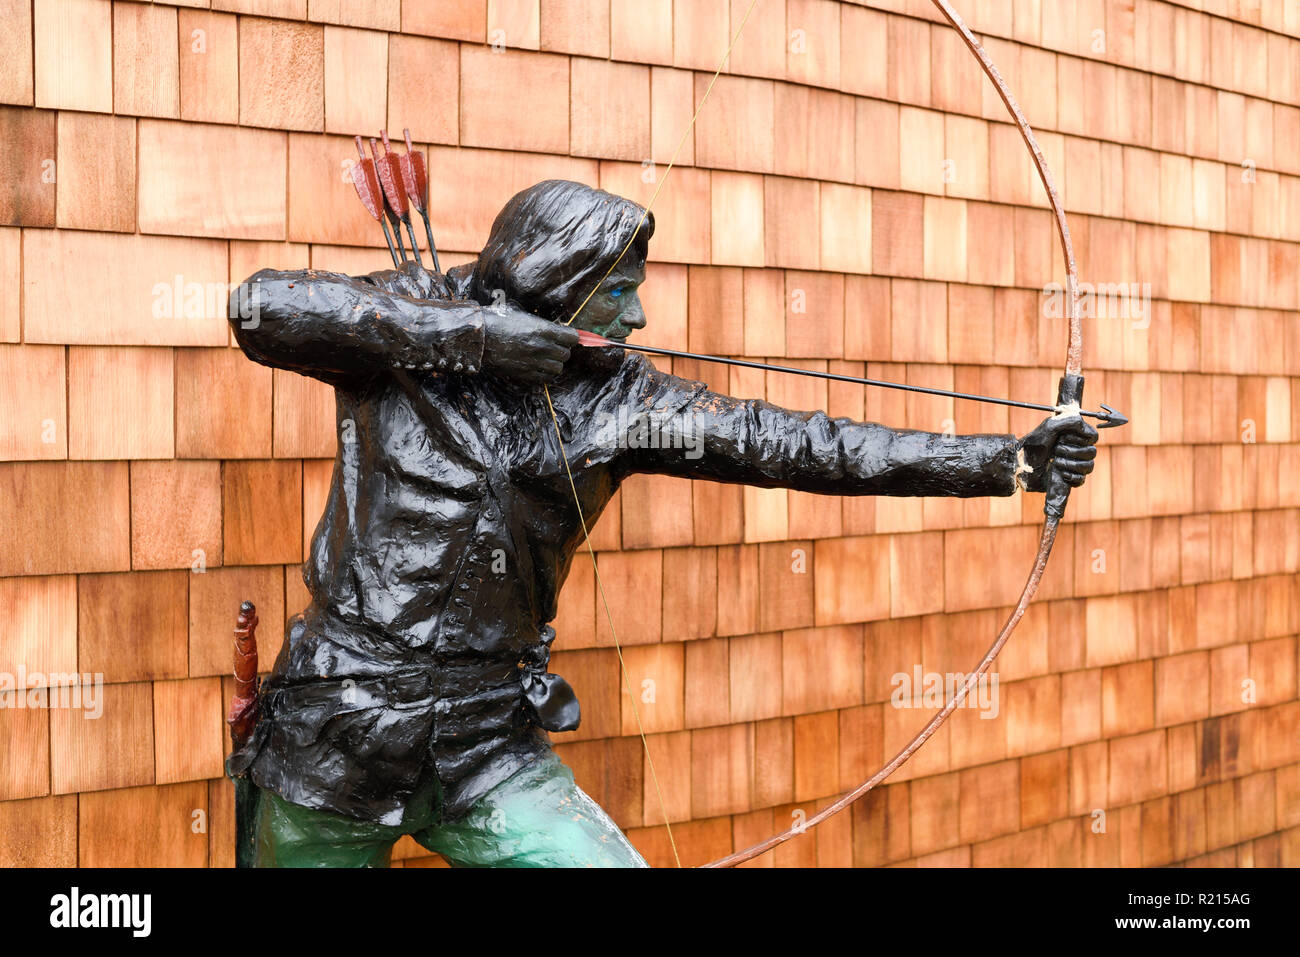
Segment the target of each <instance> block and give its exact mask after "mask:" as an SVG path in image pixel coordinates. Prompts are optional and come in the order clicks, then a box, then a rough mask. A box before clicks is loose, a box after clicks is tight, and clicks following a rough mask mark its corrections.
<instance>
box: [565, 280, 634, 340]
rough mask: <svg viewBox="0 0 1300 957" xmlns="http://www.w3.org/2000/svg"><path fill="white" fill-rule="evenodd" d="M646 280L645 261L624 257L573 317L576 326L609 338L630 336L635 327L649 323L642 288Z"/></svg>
mask: <svg viewBox="0 0 1300 957" xmlns="http://www.w3.org/2000/svg"><path fill="white" fill-rule="evenodd" d="M644 281H645V263H640V264H639V265H633V264H629V263H627V262H626V261H620V262H619V264H618V265H617V266H615V267H614V271H613V272H611V273H610V274H609V275H608V276H606V277H605V278H604V280H602V281H601V284H600V287H599V288H598V289H597V290H596V291H595V293H593V294H592V296H591V298H590V299H588V300H587V304H586V305H585V306H583V307H582V311H581V312H579V313H578V318H577V319H575V320H574V321H573V327H574V328H575V329H586V330H587V331H588V332H594V333H596V334H597V335H599V336H605V337H606V338H607V339H626V338H627V337H628V336H629V335H631V334H632V330H634V329H642V328H644V327H645V322H646V319H645V310H644V309H642V308H641V297H640V296H639V295H638V292H637V290H638V288H639V287H640V285H641V283H643V282H644Z"/></svg>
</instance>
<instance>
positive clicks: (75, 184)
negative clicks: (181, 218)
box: [58, 112, 136, 233]
mask: <svg viewBox="0 0 1300 957" xmlns="http://www.w3.org/2000/svg"><path fill="white" fill-rule="evenodd" d="M135 127H136V123H135V120H133V119H130V118H128V117H121V116H105V115H103V114H99V113H68V112H61V113H59V122H58V138H59V165H58V171H59V189H58V225H59V226H60V227H61V228H63V229H96V230H111V231H113V232H124V233H130V232H134V231H135V222H136V216H135V212H136V211H135V181H136V169H135V157H136V133H135Z"/></svg>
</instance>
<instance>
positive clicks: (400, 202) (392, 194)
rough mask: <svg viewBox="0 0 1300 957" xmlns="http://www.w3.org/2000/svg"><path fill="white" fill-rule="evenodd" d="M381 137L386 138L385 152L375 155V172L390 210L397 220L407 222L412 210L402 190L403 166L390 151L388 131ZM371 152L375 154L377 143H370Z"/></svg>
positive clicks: (383, 131) (383, 132)
mask: <svg viewBox="0 0 1300 957" xmlns="http://www.w3.org/2000/svg"><path fill="white" fill-rule="evenodd" d="M379 135H380V136H382V137H383V138H384V152H383V153H382V154H379V153H376V155H375V171H376V172H377V173H378V174H379V185H380V186H382V187H383V188H384V199H386V200H388V208H389V209H391V210H392V211H393V212H394V213H396V214H397V218H398V219H401V220H405V219H406V218H407V216H408V215H409V213H408V212H407V210H408V209H409V208H410V207H408V206H407V203H406V192H405V190H404V189H403V188H402V166H401V163H400V162H398V158H397V154H396V153H390V152H389V151H388V131H387V130H381V131H380V133H379ZM370 150H371V152H375V141H374V140H373V139H372V140H371V141H370Z"/></svg>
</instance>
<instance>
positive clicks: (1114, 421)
mask: <svg viewBox="0 0 1300 957" xmlns="http://www.w3.org/2000/svg"><path fill="white" fill-rule="evenodd" d="M578 344H579V345H582V346H587V347H589V348H592V349H609V348H613V349H631V350H632V351H634V352H647V353H650V354H651V355H656V356H672V357H673V358H676V359H698V360H700V361H701V362H717V363H720V364H722V365H729V366H741V367H743V368H746V369H763V370H765V371H767V372H789V373H791V374H793V375H804V376H809V377H811V378H814V379H829V380H831V381H832V382H852V383H854V384H855V385H873V386H878V387H880V388H882V389H898V390H900V391H902V392H920V393H923V394H925V395H939V396H944V397H945V398H949V399H966V400H968V401H970V402H988V403H990V404H992V405H1009V406H1012V407H1014V408H1017V409H1035V410H1037V411H1039V412H1052V413H1056V412H1057V411H1058V409H1057V407H1056V406H1054V405H1046V404H1042V403H1038V402H1021V401H1019V400H1017V399H1000V398H998V397H997V396H991V395H975V394H973V393H970V392H953V391H951V390H949V389H931V388H929V387H928V386H923V385H904V384H903V383H901V382H888V381H886V380H884V379H862V378H859V377H857V376H851V375H839V374H837V373H834V372H818V371H816V370H813V369H796V368H794V367H793V366H776V365H769V364H768V363H765V362H751V361H750V360H748V359H727V358H724V357H723V356H710V355H704V354H702V353H698V352H679V351H677V350H676V349H659V348H657V347H655V346H641V345H635V344H633V343H631V342H619V341H617V340H614V339H606V338H605V337H604V336H598V335H596V333H594V332H588V331H586V330H585V329H579V330H578ZM1102 409H1103V411H1101V412H1084V411H1080V412H1079V415H1082V416H1086V417H1087V418H1090V419H1097V420H1098V421H1099V422H1100V424H1099V425H1098V426H1097V427H1098V428H1100V429H1114V428H1118V427H1119V426H1121V425H1128V417H1127V416H1125V415H1124V414H1122V413H1120V412H1116V411H1115V410H1114V409H1112V408H1111V407H1110V406H1108V405H1104V404H1103V405H1102Z"/></svg>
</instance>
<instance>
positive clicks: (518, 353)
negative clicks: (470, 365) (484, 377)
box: [483, 306, 578, 385]
mask: <svg viewBox="0 0 1300 957" xmlns="http://www.w3.org/2000/svg"><path fill="white" fill-rule="evenodd" d="M483 340H484V341H483V368H484V369H485V370H486V371H488V372H491V373H494V374H495V375H499V376H503V377H504V378H507V379H514V380H516V381H519V382H525V383H529V384H533V385H535V384H538V383H542V382H550V381H551V380H552V379H554V378H555V377H556V376H558V375H559V374H560V373H561V372H563V371H564V364H565V363H566V362H568V361H569V353H570V351H571V350H572V349H574V348H575V347H576V346H577V345H578V331H577V330H576V329H573V328H570V327H569V326H564V325H561V324H559V323H558V322H548V321H546V320H545V319H538V318H537V317H536V316H533V315H530V314H529V313H526V312H523V311H522V310H519V309H515V308H514V307H511V306H505V307H498V308H495V309H487V310H486V311H485V315H484V319H483Z"/></svg>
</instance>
